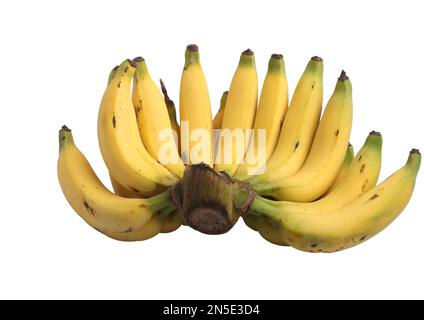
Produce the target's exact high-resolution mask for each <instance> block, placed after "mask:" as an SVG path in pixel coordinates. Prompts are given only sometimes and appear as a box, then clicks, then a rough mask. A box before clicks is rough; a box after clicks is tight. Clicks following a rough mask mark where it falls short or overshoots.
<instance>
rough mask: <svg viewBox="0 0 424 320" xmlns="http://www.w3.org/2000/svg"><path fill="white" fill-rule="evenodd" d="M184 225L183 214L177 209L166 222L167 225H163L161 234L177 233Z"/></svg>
mask: <svg viewBox="0 0 424 320" xmlns="http://www.w3.org/2000/svg"><path fill="white" fill-rule="evenodd" d="M183 224H184V216H183V213H182V212H181V211H180V210H179V209H176V210H174V211H173V212H172V213H171V214H170V215H169V217H168V219H167V220H166V221H165V224H164V225H163V227H162V229H161V231H160V232H161V233H170V232H173V231H176V230H177V229H178V228H179V227H181V226H182V225H183Z"/></svg>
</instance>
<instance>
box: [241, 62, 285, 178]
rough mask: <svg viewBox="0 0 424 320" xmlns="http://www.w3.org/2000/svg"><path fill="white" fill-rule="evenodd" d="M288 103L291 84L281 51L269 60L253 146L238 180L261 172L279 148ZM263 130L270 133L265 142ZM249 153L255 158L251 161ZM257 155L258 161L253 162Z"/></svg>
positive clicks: (254, 126)
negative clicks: (278, 142)
mask: <svg viewBox="0 0 424 320" xmlns="http://www.w3.org/2000/svg"><path fill="white" fill-rule="evenodd" d="M287 105H288V86H287V78H286V70H285V66H284V59H283V56H282V55H281V54H273V55H272V56H271V58H270V59H269V62H268V72H267V74H266V77H265V80H264V84H263V86H262V92H261V96H260V99H259V105H258V110H257V111H256V116H255V122H254V124H253V133H252V138H251V141H250V146H249V149H248V152H247V155H246V157H245V161H244V163H243V164H241V165H240V166H239V168H238V170H237V173H236V175H235V177H236V178H237V179H240V180H245V179H247V178H248V177H249V176H250V175H256V174H260V173H262V171H263V170H265V167H266V166H265V165H266V162H267V161H268V160H269V158H270V157H271V155H272V154H273V152H274V149H275V147H276V144H277V141H278V136H279V133H280V131H281V124H282V123H283V118H284V115H285V113H286V111H287ZM259 130H264V132H265V134H266V136H265V139H264V140H265V141H264V142H265V144H264V143H263V141H260V139H259V134H260V132H259ZM249 156H250V157H252V159H251V160H250V161H249ZM253 157H255V158H256V159H257V160H256V161H253V160H254V158H253ZM261 162H262V163H261Z"/></svg>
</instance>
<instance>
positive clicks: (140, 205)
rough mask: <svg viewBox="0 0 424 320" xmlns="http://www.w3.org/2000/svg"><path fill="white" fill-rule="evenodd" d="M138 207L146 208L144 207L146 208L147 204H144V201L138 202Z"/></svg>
mask: <svg viewBox="0 0 424 320" xmlns="http://www.w3.org/2000/svg"><path fill="white" fill-rule="evenodd" d="M138 207H139V208H140V209H146V208H147V205H146V204H144V203H140V204H139V205H138Z"/></svg>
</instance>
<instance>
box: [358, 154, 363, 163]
mask: <svg viewBox="0 0 424 320" xmlns="http://www.w3.org/2000/svg"><path fill="white" fill-rule="evenodd" d="M361 160H362V154H361V155H360V156H359V158H358V162H361Z"/></svg>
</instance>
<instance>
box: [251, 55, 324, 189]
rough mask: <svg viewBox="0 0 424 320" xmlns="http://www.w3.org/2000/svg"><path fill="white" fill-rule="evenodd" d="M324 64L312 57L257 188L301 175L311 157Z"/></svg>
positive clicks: (321, 90) (255, 182)
mask: <svg viewBox="0 0 424 320" xmlns="http://www.w3.org/2000/svg"><path fill="white" fill-rule="evenodd" d="M322 77H323V61H322V59H321V58H320V57H312V58H311V60H310V61H309V63H308V65H307V66H306V69H305V71H304V72H303V74H302V76H301V78H300V80H299V83H298V84H297V86H296V89H295V91H294V93H293V97H292V99H291V102H290V107H289V108H288V110H287V114H286V116H285V118H284V121H283V125H282V127H281V132H280V136H279V138H278V142H277V146H276V148H275V150H274V153H273V155H272V156H271V158H270V159H269V161H268V162H267V166H266V171H265V173H264V174H262V175H258V176H252V177H251V178H250V179H249V181H251V182H252V184H258V183H263V182H266V181H268V180H269V179H270V178H274V179H281V178H285V177H288V176H291V175H293V174H295V173H296V172H298V171H299V170H300V169H301V168H302V166H303V164H304V163H305V161H306V158H307V157H308V154H309V151H310V148H311V145H312V141H313V139H314V136H315V131H316V129H317V126H318V122H319V117H320V114H321V108H322V96H323V81H322Z"/></svg>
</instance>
